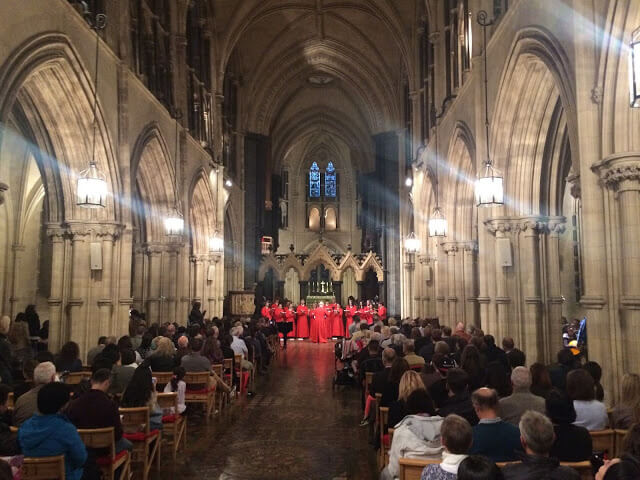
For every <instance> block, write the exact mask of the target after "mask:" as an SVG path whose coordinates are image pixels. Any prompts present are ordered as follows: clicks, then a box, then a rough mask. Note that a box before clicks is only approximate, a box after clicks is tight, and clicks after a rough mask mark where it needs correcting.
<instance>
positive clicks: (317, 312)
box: [309, 302, 327, 343]
mask: <svg viewBox="0 0 640 480" xmlns="http://www.w3.org/2000/svg"><path fill="white" fill-rule="evenodd" d="M309 323H310V328H309V330H310V332H309V337H310V338H311V341H312V342H314V343H327V337H326V336H325V330H326V323H327V311H326V309H325V307H324V304H323V303H322V302H320V305H318V306H317V307H316V308H314V309H313V310H312V312H311V321H310V322H309Z"/></svg>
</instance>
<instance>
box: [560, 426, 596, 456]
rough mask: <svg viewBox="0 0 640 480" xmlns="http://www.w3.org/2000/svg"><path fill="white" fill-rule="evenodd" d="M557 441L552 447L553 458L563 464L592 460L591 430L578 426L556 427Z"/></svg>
mask: <svg viewBox="0 0 640 480" xmlns="http://www.w3.org/2000/svg"><path fill="white" fill-rule="evenodd" d="M553 431H554V432H555V434H556V440H555V442H554V443H553V447H551V456H553V457H556V458H557V459H558V460H560V461H561V462H583V461H585V460H589V459H590V458H591V450H592V448H593V442H592V440H591V435H590V434H589V430H587V429H586V428H584V427H578V426H576V425H571V424H564V425H554V426H553Z"/></svg>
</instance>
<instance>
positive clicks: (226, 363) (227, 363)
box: [222, 358, 233, 387]
mask: <svg viewBox="0 0 640 480" xmlns="http://www.w3.org/2000/svg"><path fill="white" fill-rule="evenodd" d="M222 366H223V367H224V375H223V377H222V380H224V381H225V382H226V384H227V385H229V386H231V387H232V386H233V359H232V358H225V359H224V360H223V361H222Z"/></svg>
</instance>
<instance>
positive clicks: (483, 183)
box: [475, 10, 504, 207]
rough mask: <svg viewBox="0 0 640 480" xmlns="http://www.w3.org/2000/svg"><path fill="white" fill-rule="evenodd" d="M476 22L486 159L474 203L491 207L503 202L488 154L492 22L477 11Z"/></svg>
mask: <svg viewBox="0 0 640 480" xmlns="http://www.w3.org/2000/svg"><path fill="white" fill-rule="evenodd" d="M478 24H479V25H480V26H481V27H482V35H483V38H484V52H483V53H484V55H483V56H484V133H485V141H486V144H485V145H486V149H487V160H486V162H485V168H484V171H482V172H481V173H480V175H479V176H478V179H477V180H476V186H475V190H476V205H477V206H478V207H491V206H499V205H503V204H504V185H503V178H502V175H501V174H500V172H499V171H498V170H496V169H495V168H493V164H492V162H491V156H490V154H489V98H488V97H489V93H488V87H487V85H488V80H487V27H488V26H490V25H492V24H493V20H488V19H487V12H485V11H484V10H481V11H479V12H478Z"/></svg>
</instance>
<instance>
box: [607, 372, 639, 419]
mask: <svg viewBox="0 0 640 480" xmlns="http://www.w3.org/2000/svg"><path fill="white" fill-rule="evenodd" d="M620 394H621V395H620V402H619V403H618V404H617V405H616V406H615V407H613V411H612V412H611V422H612V425H611V428H619V429H622V430H626V429H628V428H629V427H631V425H632V423H634V421H633V419H634V416H637V415H638V414H639V413H640V375H638V374H636V373H625V374H624V377H622V388H621V391H620Z"/></svg>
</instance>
